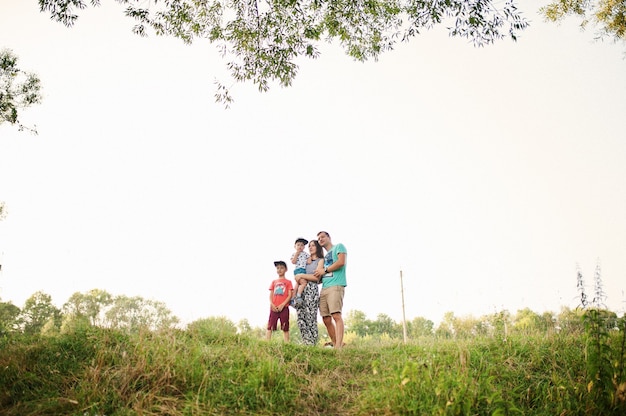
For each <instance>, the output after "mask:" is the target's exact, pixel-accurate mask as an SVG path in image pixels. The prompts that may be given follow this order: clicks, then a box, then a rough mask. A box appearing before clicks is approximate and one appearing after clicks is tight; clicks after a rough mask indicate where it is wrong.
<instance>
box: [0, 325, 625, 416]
mask: <svg viewBox="0 0 626 416" xmlns="http://www.w3.org/2000/svg"><path fill="white" fill-rule="evenodd" d="M623 338H624V337H623V336H621V334H620V333H619V331H616V334H613V335H609V337H608V338H606V342H603V345H605V346H606V348H608V349H609V352H606V351H605V355H606V357H605V358H607V359H609V360H611V358H610V357H612V356H615V357H616V360H613V361H612V364H611V365H612V366H613V368H614V369H615V371H613V373H612V375H611V376H610V377H609V376H607V375H606V374H605V375H604V376H603V375H602V374H600V373H598V374H597V376H598V377H599V378H604V379H602V380H600V379H598V380H599V381H598V380H596V378H594V377H590V376H589V371H590V370H589V356H588V354H587V353H586V352H587V351H588V344H587V341H588V339H587V338H586V337H584V336H581V335H580V334H569V335H568V334H558V333H557V334H552V335H546V334H535V335H533V334H528V335H524V336H522V335H516V336H515V337H509V338H508V339H506V340H504V339H501V338H492V337H481V338H473V339H464V340H458V339H457V340H455V339H438V338H435V337H427V338H423V339H420V340H416V341H412V342H411V343H410V344H407V345H404V344H398V343H394V342H387V343H380V342H379V343H372V345H367V346H362V345H360V346H347V347H346V348H345V349H344V350H342V351H335V350H333V349H326V348H321V347H314V348H311V347H305V346H300V345H294V344H282V343H281V342H269V343H268V342H264V341H262V340H259V339H256V338H253V337H246V336H237V335H226V334H220V333H210V332H208V333H194V332H190V331H183V330H171V331H166V332H161V333H155V332H146V333H141V334H126V333H124V332H120V331H114V330H107V329H101V328H93V327H90V328H87V329H84V330H81V331H77V332H74V333H72V334H65V335H56V336H52V337H42V336H37V337H27V336H24V335H21V334H10V335H5V336H4V337H3V338H0V414H2V415H7V416H10V415H19V416H24V415H83V416H84V415H107V416H112V415H224V414H235V415H237V414H239V415H244V414H245V415H250V414H254V415H284V414H290V415H515V414H519V415H600V414H601V415H623V414H626V402H625V401H624V390H625V389H626V383H622V380H623V377H624V375H623V361H624V360H623V355H624V351H623V348H624V346H623V345H622V344H620V343H623ZM620 348H622V349H620ZM619 354H621V355H619ZM614 364H615V365H614ZM619 365H621V366H622V369H621V373H620V372H619V371H620V369H619V368H618V367H619ZM619 377H622V378H619ZM609 378H610V380H609ZM611 380H613V381H611Z"/></svg>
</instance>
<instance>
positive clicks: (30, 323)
mask: <svg viewBox="0 0 626 416" xmlns="http://www.w3.org/2000/svg"><path fill="white" fill-rule="evenodd" d="M599 313H601V315H602V322H604V324H603V325H604V326H605V328H606V329H607V330H617V329H618V326H619V320H618V316H617V314H616V313H615V312H612V311H609V310H606V309H600V312H599ZM583 315H584V309H583V308H575V309H571V308H569V307H562V308H561V310H560V311H559V312H558V313H553V312H543V313H537V312H534V311H532V310H531V309H529V308H525V309H521V310H518V311H517V312H516V313H515V314H512V313H510V312H509V311H507V310H503V311H499V312H496V313H493V314H489V315H483V316H480V317H473V316H456V315H455V314H454V313H453V312H447V313H445V314H444V316H443V319H442V320H441V322H440V323H439V324H438V325H435V323H434V322H433V321H432V320H430V319H426V318H424V317H416V318H413V319H412V320H409V321H407V322H406V332H407V336H408V338H409V339H419V338H421V337H429V336H435V337H439V338H470V337H476V336H494V337H501V338H503V339H505V338H506V337H507V336H509V335H512V334H519V333H522V334H523V333H529V334H532V333H537V332H541V333H556V332H560V331H565V332H567V333H572V332H580V333H582V332H583V331H584V323H583V319H582V317H583ZM294 319H295V317H294ZM345 323H346V334H347V336H348V337H349V338H352V339H363V340H368V339H371V340H376V339H382V338H384V339H396V340H402V339H403V336H404V325H403V323H402V322H396V321H394V320H393V319H392V318H391V317H390V316H388V315H386V314H384V313H381V314H378V316H377V317H376V319H369V318H368V317H367V316H366V314H365V313H364V312H362V311H359V310H351V311H349V312H348V314H347V315H346V318H345ZM179 325H180V320H179V318H177V317H176V316H174V315H173V314H172V312H171V311H170V310H169V309H168V308H167V306H166V305H165V303H163V302H160V301H154V300H149V299H144V298H142V297H140V296H133V297H130V296H125V295H119V296H113V295H111V294H110V293H108V292H106V291H104V290H101V289H93V290H90V291H88V292H85V293H80V292H76V293H74V294H73V295H72V296H70V298H69V299H68V300H67V302H65V303H64V304H63V306H62V307H61V308H57V307H56V306H55V305H54V304H53V303H52V297H51V296H50V295H48V294H46V293H44V292H41V291H38V292H36V293H34V294H33V295H32V296H30V297H29V298H28V299H27V300H26V301H25V303H24V306H23V307H22V308H19V307H18V306H16V305H13V304H12V303H11V302H1V301H0V335H8V334H10V333H24V334H27V335H55V334H59V333H68V332H73V331H75V330H77V329H79V328H85V327H103V328H113V329H119V330H124V331H127V332H129V333H137V332H140V331H145V330H148V331H159V330H165V329H172V328H176V327H179ZM293 328H294V332H296V333H295V334H294V335H295V337H294V340H296V341H297V339H298V334H297V325H295V324H294V325H293ZM186 329H187V330H192V331H200V332H212V333H225V334H236V333H241V334H247V335H253V336H255V335H258V336H259V337H263V334H264V331H263V329H264V328H253V327H252V326H251V325H250V324H249V322H248V321H247V320H246V319H243V320H241V321H239V322H238V323H237V324H235V323H234V322H232V321H231V320H230V319H228V318H226V317H223V316H220V317H208V318H202V319H198V320H196V321H194V322H192V323H190V324H188V325H187V326H186ZM320 334H323V331H322V332H320Z"/></svg>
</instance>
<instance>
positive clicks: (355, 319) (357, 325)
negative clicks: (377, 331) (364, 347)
mask: <svg viewBox="0 0 626 416" xmlns="http://www.w3.org/2000/svg"><path fill="white" fill-rule="evenodd" d="M345 321H346V322H345V324H346V330H348V331H350V332H354V333H355V334H356V335H358V336H360V337H365V336H367V335H371V334H372V331H373V330H374V329H373V328H372V322H371V321H370V320H368V319H367V316H366V315H365V312H362V311H359V310H351V311H350V312H348V315H347V316H346V320H345Z"/></svg>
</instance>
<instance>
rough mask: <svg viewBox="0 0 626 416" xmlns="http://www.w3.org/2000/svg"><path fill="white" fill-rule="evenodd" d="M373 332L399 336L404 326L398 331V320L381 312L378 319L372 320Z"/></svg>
mask: <svg viewBox="0 0 626 416" xmlns="http://www.w3.org/2000/svg"><path fill="white" fill-rule="evenodd" d="M372 333H373V334H374V335H383V334H387V335H389V336H391V337H397V336H401V335H402V328H400V331H399V332H398V325H397V324H396V322H395V321H394V320H393V319H391V317H390V316H389V315H386V314H384V313H379V314H378V316H377V317H376V320H375V321H373V322H372Z"/></svg>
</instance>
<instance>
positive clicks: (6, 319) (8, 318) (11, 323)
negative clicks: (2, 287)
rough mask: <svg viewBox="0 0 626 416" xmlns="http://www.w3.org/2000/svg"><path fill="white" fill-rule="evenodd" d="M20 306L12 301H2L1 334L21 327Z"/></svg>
mask: <svg viewBox="0 0 626 416" xmlns="http://www.w3.org/2000/svg"><path fill="white" fill-rule="evenodd" d="M20 312H21V310H20V308H18V307H17V306H15V305H13V304H12V303H11V302H0V335H3V334H6V333H8V332H14V331H17V330H18V329H19V321H18V317H19V316H20Z"/></svg>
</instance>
